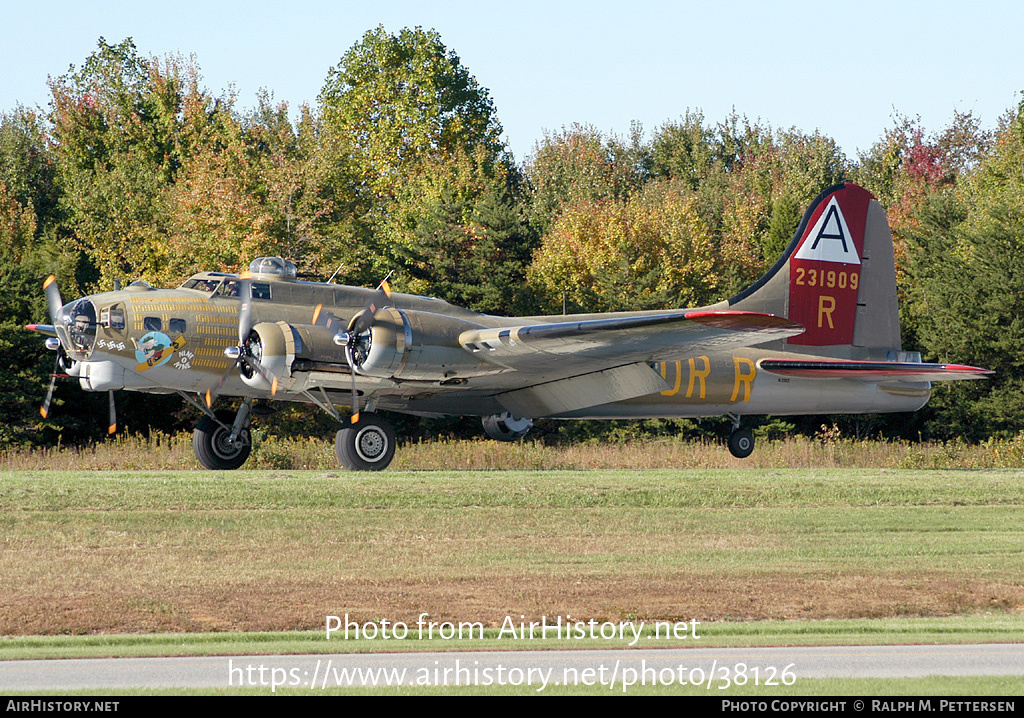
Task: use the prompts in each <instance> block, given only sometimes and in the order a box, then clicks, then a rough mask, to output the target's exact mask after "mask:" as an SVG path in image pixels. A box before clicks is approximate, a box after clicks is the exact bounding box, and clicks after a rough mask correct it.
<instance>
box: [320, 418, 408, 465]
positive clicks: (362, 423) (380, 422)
mask: <svg viewBox="0 0 1024 718" xmlns="http://www.w3.org/2000/svg"><path fill="white" fill-rule="evenodd" d="M334 448H335V451H336V452H337V454H338V461H340V462H341V465H342V466H344V467H345V468H346V469H349V470H350V471H380V470H381V469H385V468H387V466H388V464H390V463H391V460H392V459H393V458H394V457H395V431H394V429H392V428H391V425H390V424H389V423H388V422H387V421H385V420H384V419H383V418H382V417H381V416H379V415H378V414H371V413H368V412H362V413H361V414H360V415H359V421H358V422H357V423H355V424H350V425H348V426H346V427H345V428H344V429H341V430H340V431H339V432H338V434H337V436H336V437H335V439H334Z"/></svg>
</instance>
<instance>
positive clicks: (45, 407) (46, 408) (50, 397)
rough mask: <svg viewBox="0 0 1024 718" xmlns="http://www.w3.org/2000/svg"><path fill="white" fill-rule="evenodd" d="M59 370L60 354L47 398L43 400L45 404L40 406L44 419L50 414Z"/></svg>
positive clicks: (51, 375)
mask: <svg viewBox="0 0 1024 718" xmlns="http://www.w3.org/2000/svg"><path fill="white" fill-rule="evenodd" d="M59 371H60V356H58V357H57V363H56V364H54V365H53V373H52V374H50V388H49V389H47V390H46V399H45V400H44V401H43V405H42V406H41V407H39V413H40V414H42V416H43V418H44V419H45V418H47V417H48V416H49V415H50V402H51V401H52V400H53V388H54V386H56V384H57V373H58V372H59Z"/></svg>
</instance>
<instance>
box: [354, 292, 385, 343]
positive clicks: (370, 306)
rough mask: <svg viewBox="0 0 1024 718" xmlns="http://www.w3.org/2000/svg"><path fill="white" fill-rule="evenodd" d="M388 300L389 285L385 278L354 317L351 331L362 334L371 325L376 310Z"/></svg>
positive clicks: (382, 306) (381, 307)
mask: <svg viewBox="0 0 1024 718" xmlns="http://www.w3.org/2000/svg"><path fill="white" fill-rule="evenodd" d="M390 300H391V286H390V285H389V284H388V280H386V279H385V280H384V281H383V282H381V283H380V286H379V287H377V291H376V292H374V293H373V295H372V296H371V297H370V301H368V302H367V303H366V306H365V307H364V308H363V311H362V312H361V313H360V314H359V315H358V316H357V317H356V321H355V324H354V325H353V326H352V333H353V334H362V333H363V332H365V331H366V330H367V329H369V328H370V327H371V326H373V319H374V316H375V315H376V314H377V311H378V310H379V309H383V308H384V307H386V306H387V305H388V303H389V302H390Z"/></svg>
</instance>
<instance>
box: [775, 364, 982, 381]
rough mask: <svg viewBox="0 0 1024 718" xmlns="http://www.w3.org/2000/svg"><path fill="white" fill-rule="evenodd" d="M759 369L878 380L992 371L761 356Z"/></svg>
mask: <svg viewBox="0 0 1024 718" xmlns="http://www.w3.org/2000/svg"><path fill="white" fill-rule="evenodd" d="M759 366H760V368H761V369H763V370H764V371H767V372H771V373H772V374H779V375H780V376H790V377H794V376H795V377H801V378H805V379H855V380H859V381H865V382H880V381H892V380H898V381H899V380H902V381H957V380H966V379H984V378H986V377H988V376H989V375H991V374H993V373H994V372H992V371H991V370H989V369H981V368H979V367H975V366H964V365H962V364H923V363H919V362H888V361H854V360H843V359H829V360H824V361H820V360H819V361H802V360H791V359H762V360H761V361H760V362H759Z"/></svg>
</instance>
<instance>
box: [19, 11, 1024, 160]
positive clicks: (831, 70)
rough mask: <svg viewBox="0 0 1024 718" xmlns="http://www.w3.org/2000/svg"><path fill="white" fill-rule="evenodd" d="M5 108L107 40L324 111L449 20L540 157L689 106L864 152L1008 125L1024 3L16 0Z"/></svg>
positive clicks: (1022, 84)
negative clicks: (900, 136)
mask: <svg viewBox="0 0 1024 718" xmlns="http://www.w3.org/2000/svg"><path fill="white" fill-rule="evenodd" d="M0 9H2V12H0V112H7V111H10V110H12V109H14V108H15V107H16V106H18V105H19V104H20V105H25V106H28V107H40V108H44V109H45V108H46V107H47V105H48V103H49V99H50V96H49V89H48V87H47V78H48V77H57V76H59V75H62V74H64V73H65V72H67V71H68V69H69V67H70V66H71V65H75V66H79V67H80V66H81V65H82V63H83V62H84V60H85V58H86V57H87V56H88V55H89V54H90V53H91V52H92V51H93V50H94V49H95V48H96V46H97V42H98V40H99V38H100V37H103V38H105V39H106V40H107V42H109V43H111V44H116V43H118V42H120V41H121V40H123V39H124V38H126V37H131V38H133V40H134V42H135V46H136V48H137V49H138V51H139V52H140V54H142V55H145V56H148V55H155V56H164V55H167V54H181V55H185V56H188V55H194V56H195V58H196V61H197V63H198V65H199V67H200V68H201V69H202V74H203V79H204V83H203V84H204V86H205V87H206V88H207V89H208V90H209V91H210V92H212V93H213V94H215V95H220V94H222V93H223V92H225V91H227V90H228V89H229V88H233V89H234V91H235V92H236V93H237V104H236V107H238V108H241V109H246V108H251V107H254V106H255V104H256V96H257V93H258V91H259V90H260V89H266V90H268V91H270V92H271V93H272V94H273V97H274V99H275V100H276V101H285V102H288V104H289V106H290V107H291V108H292V109H293V110H294V109H296V108H298V107H299V106H300V105H301V104H302V103H308V104H310V105H311V106H314V107H315V106H316V103H317V96H318V95H319V93H320V90H321V88H322V87H323V84H324V81H325V80H326V78H327V73H328V71H329V69H330V68H331V67H333V66H335V65H337V64H338V63H339V61H340V60H341V57H342V55H344V53H345V51H346V50H347V49H348V48H350V47H351V46H352V45H354V44H355V43H357V42H358V41H359V40H360V38H361V37H362V36H363V34H364V33H365V32H366V31H368V30H370V29H373V28H375V27H377V26H378V25H383V26H384V27H385V29H387V30H388V31H389V32H392V33H397V32H398V31H399V30H400V29H401V28H403V27H416V26H421V27H423V28H424V29H434V30H437V32H438V33H439V34H440V35H441V39H442V41H443V42H444V43H445V45H446V46H447V47H448V48H449V49H450V50H453V51H454V52H455V53H456V54H457V55H458V56H459V57H460V59H461V61H462V64H463V65H464V66H465V67H466V68H467V69H468V70H469V71H470V73H472V74H473V75H474V76H475V77H476V79H477V82H478V83H479V84H480V85H481V86H483V87H484V88H487V90H488V91H489V93H490V96H491V99H492V100H493V102H494V104H495V106H496V108H497V114H498V118H499V120H500V122H501V123H502V126H503V128H504V131H505V140H506V142H507V143H508V144H509V146H510V148H511V149H512V151H513V154H514V155H515V157H516V159H517V160H519V161H523V160H525V159H526V158H527V156H528V154H529V153H530V152H531V151H532V150H533V149H534V146H535V143H536V142H538V141H539V140H541V139H543V137H544V134H545V132H558V131H560V130H561V129H562V128H563V127H570V126H571V125H573V124H574V123H579V124H590V125H592V126H594V127H596V128H597V129H598V130H600V131H602V132H604V133H605V134H606V135H610V134H617V135H626V134H628V132H629V130H630V126H631V124H632V123H633V122H639V123H640V124H641V125H642V127H643V128H644V130H645V131H646V132H647V137H648V138H649V137H650V133H651V132H652V131H654V130H656V129H657V128H658V127H660V126H661V125H663V124H664V123H666V122H669V121H673V120H677V119H679V118H680V117H682V116H683V115H684V113H686V111H687V110H691V111H700V112H702V113H703V115H704V117H705V121H706V122H709V123H717V122H719V121H721V120H723V119H725V118H726V117H727V116H728V115H729V113H730V112H732V111H733V110H735V112H737V113H738V114H740V115H745V116H747V117H748V118H750V119H751V120H760V121H761V122H762V123H766V124H768V125H770V126H772V127H774V128H776V129H789V128H791V127H795V128H796V129H798V130H800V131H802V132H807V133H811V132H814V131H820V132H821V133H822V134H825V135H827V136H830V137H832V138H834V139H835V140H836V142H838V143H839V145H840V146H841V147H842V148H843V150H844V151H845V152H846V154H847V156H848V157H849V158H850V159H852V160H856V159H857V156H858V152H862V151H867V150H868V149H870V147H871V145H872V144H873V143H874V142H876V141H877V140H878V139H879V138H880V137H881V135H882V133H883V132H884V131H885V130H886V129H888V128H890V127H892V126H894V124H895V121H896V117H897V116H898V115H899V116H906V117H910V118H916V117H920V119H921V124H922V126H923V127H924V128H925V129H926V130H927V131H929V132H938V131H940V130H941V129H942V128H944V127H945V126H947V125H948V124H949V123H950V121H951V120H952V118H953V116H954V113H955V112H971V113H973V114H974V115H975V117H977V118H978V119H980V121H981V123H982V126H983V127H986V128H993V127H995V126H996V124H997V122H998V119H999V117H1000V116H1001V115H1003V114H1004V113H1005V112H1006V111H1007V110H1008V109H1010V108H1015V107H1016V106H1017V105H1018V103H1019V102H1020V101H1021V91H1022V90H1024V62H1021V50H1020V44H1019V43H1020V31H1021V29H1022V28H1024V3H1020V2H1017V1H1016V0H1013V1H999V0H975V1H974V2H971V3H964V2H962V0H959V1H957V2H947V1H946V0H931V1H930V2H900V1H899V0H886V1H884V2H883V1H876V0H858V2H842V3H825V2H796V1H791V2H785V1H782V0H776V1H774V2H772V1H769V0H763V1H761V2H753V1H748V0H733V1H732V2H728V3H726V2H707V1H706V0H705V2H690V1H689V0H677V1H676V2H668V1H667V0H619V1H618V2H611V1H609V0H587V1H585V2H584V1H578V0H571V1H570V0H565V1H559V0H547V1H545V2H541V1H539V0H531V1H528V2H517V1H516V0H504V1H503V2H493V1H491V0H478V1H477V2H454V1H453V2H441V1H439V0H436V1H435V0H422V1H421V2H399V1H398V0H369V1H368V0H359V1H357V2H351V1H349V0H338V1H335V2H326V1H322V2H313V1H311V0H289V2H287V3H285V2H281V1H280V0H277V1H275V2H267V1H265V0H248V1H247V2H236V1H234V0H226V1H221V0H206V1H205V2H197V1H195V0H177V1H176V2H170V3H169V2H166V0H165V1H164V2H160V3H151V2H147V1H146V0H133V1H132V2H122V1H119V0H90V2H81V1H80V0H51V1H50V2H48V3H45V4H36V3H26V2H23V0H0Z"/></svg>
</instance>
